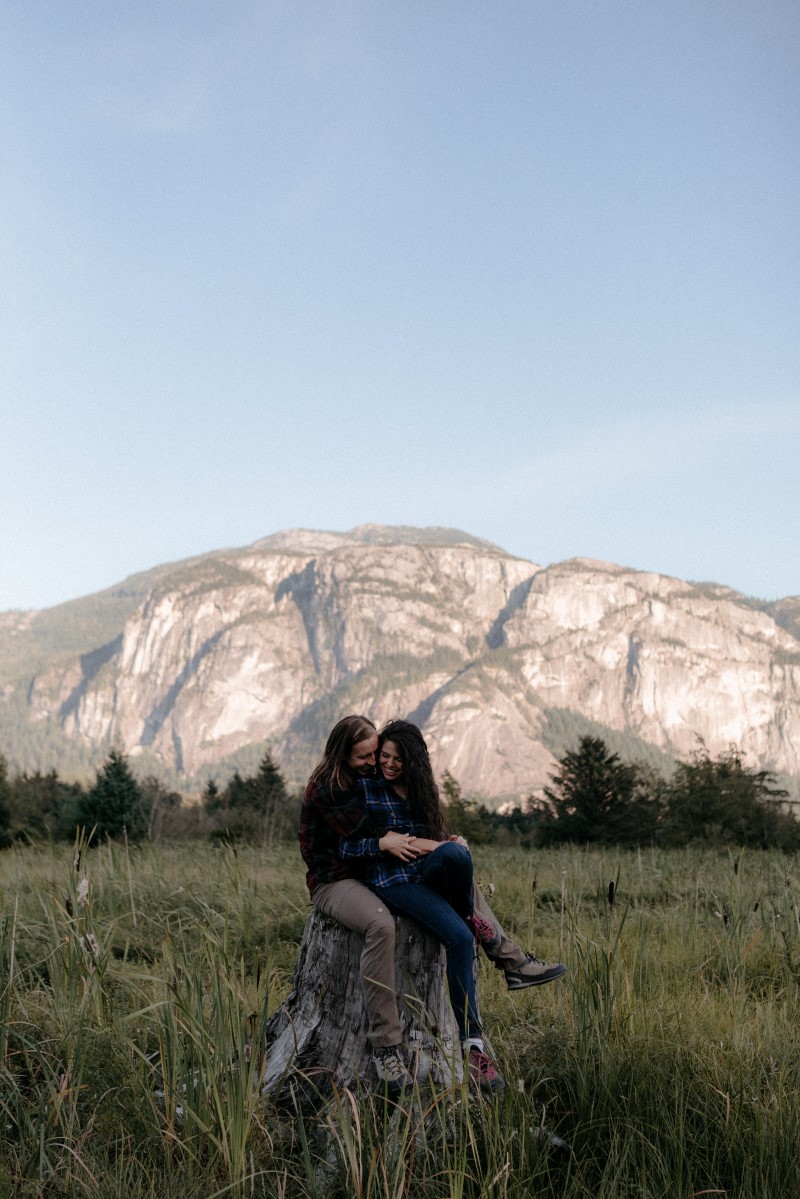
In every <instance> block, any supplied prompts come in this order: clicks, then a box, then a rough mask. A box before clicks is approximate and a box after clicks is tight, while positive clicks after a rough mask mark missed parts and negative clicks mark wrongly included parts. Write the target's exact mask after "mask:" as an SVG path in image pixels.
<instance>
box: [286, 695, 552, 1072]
mask: <svg viewBox="0 0 800 1199" xmlns="http://www.w3.org/2000/svg"><path fill="white" fill-rule="evenodd" d="M300 849H301V852H302V855H303V859H304V861H305V863H306V866H307V867H308V872H307V874H306V881H307V883H308V889H309V891H310V892H311V899H312V902H313V904H314V907H315V908H317V909H318V910H319V911H320V912H323V913H324V914H325V915H326V916H330V917H332V918H333V919H334V920H337V921H339V923H340V924H344V925H345V926H346V927H347V928H350V929H353V930H354V931H355V932H358V933H361V934H362V935H363V937H364V951H363V953H362V955H361V983H362V988H363V993H364V1007H365V1010H366V1015H367V1024H368V1036H369V1039H370V1044H371V1048H372V1060H373V1064H374V1067H375V1071H376V1073H377V1076H378V1079H379V1080H380V1081H381V1082H383V1083H385V1084H386V1086H387V1089H388V1090H389V1092H390V1093H392V1094H397V1093H399V1092H400V1091H401V1090H402V1089H403V1088H404V1087H406V1086H409V1085H411V1082H412V1078H411V1075H410V1073H409V1071H408V1068H407V1066H406V1063H405V1059H404V1053H403V1046H402V1026H401V1023H400V1016H399V1013H398V1008H397V995H396V991H395V922H394V916H395V915H397V916H406V917H408V918H410V919H411V920H414V921H415V922H416V923H417V924H418V925H419V926H420V927H421V928H423V929H424V930H425V931H426V932H428V933H430V934H432V935H433V936H434V937H436V939H437V940H439V941H440V942H441V943H442V945H444V947H445V952H446V955H447V983H448V988H449V992H450V1002H451V1004H452V1007H453V1013H454V1016H455V1019H456V1023H457V1025H458V1030H459V1034H460V1036H461V1042H462V1046H463V1049H464V1052H465V1054H466V1055H467V1068H468V1071H469V1076H470V1078H471V1079H472V1081H473V1082H475V1083H476V1084H477V1085H478V1086H479V1087H480V1088H481V1089H482V1090H486V1091H501V1090H502V1089H503V1085H504V1084H503V1079H502V1077H501V1075H500V1073H499V1071H498V1069H497V1067H496V1065H495V1063H494V1062H493V1061H492V1059H491V1058H490V1056H489V1054H488V1053H487V1052H486V1049H485V1047H484V1043H483V1039H482V1035H481V1024H480V1018H479V1014H478V1002H477V996H476V992H475V972H474V969H473V958H474V947H475V942H476V941H477V942H478V943H479V944H480V945H481V947H482V948H483V950H484V951H485V952H486V954H487V956H488V957H489V958H491V960H492V961H493V962H494V964H495V966H496V967H497V968H498V969H499V970H502V971H503V973H504V974H505V978H506V984H507V986H508V988H509V989H510V990H512V991H514V990H519V989H521V988H523V987H531V986H536V985H537V984H539V983H546V982H550V981H552V979H554V978H559V977H560V976H561V975H562V974H563V973H564V971H565V969H566V967H565V966H563V965H561V964H560V963H558V964H549V963H547V962H542V961H540V960H539V959H538V958H535V957H533V956H532V955H531V954H528V953H525V952H524V951H523V950H522V949H521V948H520V947H519V945H517V944H515V942H513V941H511V940H510V939H509V938H508V937H507V936H506V935H505V933H504V932H503V930H502V928H501V927H500V924H499V923H498V921H497V920H496V919H495V917H494V915H493V914H492V911H491V909H490V908H489V906H488V904H487V903H486V900H485V899H484V897H483V895H482V894H481V892H480V889H479V888H478V887H477V886H476V885H475V884H474V882H473V877H472V858H471V856H470V853H469V849H468V847H467V843H466V841H465V840H464V838H463V837H459V836H457V835H448V831H447V828H446V823H445V812H444V810H443V808H442V804H441V801H440V799H439V792H438V789H437V786H436V783H435V781H434V778H433V771H432V769H431V763H430V758H429V756H428V749H427V746H426V744H425V741H424V739H423V736H422V733H421V732H420V730H419V729H418V728H417V726H416V725H414V724H410V723H409V722H408V721H406V720H392V721H390V722H389V723H388V724H387V725H386V726H385V727H384V728H383V729H382V730H381V732H380V733H378V731H377V729H376V728H375V725H374V724H373V723H372V721H371V720H369V719H368V718H367V717H366V716H345V717H344V719H343V720H340V721H339V722H338V724H336V725H335V726H334V728H333V729H332V730H331V733H330V736H329V737H328V741H327V744H326V746H325V753H324V756H323V758H322V761H321V762H320V763H319V765H318V766H317V767H316V769H315V770H314V772H313V774H312V775H311V778H310V779H309V781H308V787H307V788H306V793H305V799H304V801H303V810H302V815H301V818H300Z"/></svg>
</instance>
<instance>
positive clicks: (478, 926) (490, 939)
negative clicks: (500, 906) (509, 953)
mask: <svg viewBox="0 0 800 1199" xmlns="http://www.w3.org/2000/svg"><path fill="white" fill-rule="evenodd" d="M467 924H468V925H469V926H470V928H471V929H472V931H473V933H474V934H475V940H476V941H477V942H478V944H479V945H482V946H483V948H484V949H499V948H500V941H501V940H502V938H501V936H500V934H499V932H498V931H497V929H496V928H495V926H494V925H493V924H490V923H489V921H488V920H484V918H483V916H479V915H478V913H477V912H473V913H472V915H471V916H467Z"/></svg>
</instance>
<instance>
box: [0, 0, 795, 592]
mask: <svg viewBox="0 0 800 1199" xmlns="http://www.w3.org/2000/svg"><path fill="white" fill-rule="evenodd" d="M0 56H1V58H0V158H1V159H2V163H3V167H2V171H0V279H1V280H2V285H1V286H0V610H7V609H14V608H22V609H27V608H43V607H49V606H51V605H54V604H57V603H60V602H63V601H65V600H68V599H71V598H74V597H76V596H79V595H85V594H88V593H91V592H93V591H96V590H99V589H101V588H104V587H107V586H110V585H111V584H113V583H115V582H118V581H120V580H121V579H123V578H124V577H125V576H126V575H128V574H131V573H133V572H135V571H138V570H143V569H147V568H148V567H151V566H155V565H156V564H158V563H161V562H166V561H174V560H177V559H180V558H184V557H188V556H190V555H194V554H198V553H203V552H205V551H207V550H212V549H217V548H221V547H224V546H238V545H246V544H248V543H249V542H251V541H254V540H256V539H257V538H260V537H264V536H266V535H268V534H270V533H273V532H277V531H278V530H281V529H287V528H294V527H303V528H317V529H337V530H344V529H348V528H351V527H353V526H354V525H358V524H361V523H366V522H370V523H372V522H374V523H382V524H405V525H445V526H453V527H457V528H461V529H464V530H466V531H468V532H469V533H472V534H474V535H476V536H480V537H485V538H488V539H489V540H491V541H493V542H496V543H497V544H498V545H500V546H502V547H503V548H505V549H506V550H508V551H509V552H511V553H514V554H517V555H519V556H521V557H525V558H528V559H530V560H532V561H534V562H536V563H539V564H541V565H547V564H549V563H551V562H556V561H561V560H563V559H566V558H571V557H575V556H582V557H590V558H599V559H604V560H607V561H611V562H616V563H619V564H621V565H625V566H631V567H635V568H637V569H642V570H655V571H659V572H662V573H664V574H670V575H676V576H678V577H681V578H685V579H693V580H714V581H716V582H720V583H725V584H728V585H729V586H731V587H734V588H736V589H738V590H740V591H743V592H744V593H746V594H748V595H752V596H757V597H761V598H764V599H774V598H778V597H780V596H786V595H797V594H800V553H798V550H800V534H799V533H798V511H799V510H800V482H798V480H800V467H799V466H798V451H799V450H800V369H799V368H800V336H799V334H800V328H799V325H800V319H799V318H800V255H799V254H798V250H800V138H798V116H799V115H800V114H799V112H798V109H799V108H800V103H799V102H800V8H798V6H797V4H796V3H795V2H794V0H785V2H778V0H752V2H751V3H739V2H738V0H716V2H708V0H686V2H685V3H684V2H677V0H659V3H653V4H650V3H647V4H642V3H641V0H631V2H617V0H608V2H606V0H584V2H581V3H578V2H576V0H500V2H498V0H491V2H490V0H485V2H471V0H458V2H455V0H435V2H434V0H424V2H422V0H403V2H402V3H390V2H388V0H330V2H327V3H325V2H322V0H316V2H314V3H307V2H306V0H287V2H286V3H272V2H270V0H262V2H260V3H250V2H247V0H241V2H239V0H225V2H223V0H214V2H210V0H192V2H191V3H189V2H188V0H185V2H184V0H167V2H166V3H165V2H164V0H158V2H151V0H119V2H118V3H114V4H108V3H107V2H106V0H98V2H96V3H89V2H83V0H64V2H63V3H59V4H53V3H52V0H25V2H24V3H16V2H12V3H9V4H6V5H4V6H2V9H0Z"/></svg>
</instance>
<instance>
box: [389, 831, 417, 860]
mask: <svg viewBox="0 0 800 1199" xmlns="http://www.w3.org/2000/svg"><path fill="white" fill-rule="evenodd" d="M378 849H380V850H382V851H383V852H384V853H390V854H391V855H392V856H393V857H395V858H399V859H400V861H401V862H413V860H414V858H418V857H419V855H420V854H421V853H423V852H424V850H422V849H420V848H419V846H418V845H417V844H416V838H415V837H412V836H411V834H410V833H396V832H395V831H394V829H390V830H389V832H388V833H384V834H383V836H382V837H381V838H380V840H379V841H378Z"/></svg>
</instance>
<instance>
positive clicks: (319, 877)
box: [300, 780, 374, 895]
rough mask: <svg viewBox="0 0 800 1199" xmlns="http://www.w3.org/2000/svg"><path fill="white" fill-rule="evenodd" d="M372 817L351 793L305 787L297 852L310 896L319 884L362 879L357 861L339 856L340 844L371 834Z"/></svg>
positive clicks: (313, 784)
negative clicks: (305, 869)
mask: <svg viewBox="0 0 800 1199" xmlns="http://www.w3.org/2000/svg"><path fill="white" fill-rule="evenodd" d="M373 831H374V830H373V828H372V825H371V818H370V816H369V815H368V814H367V812H366V811H365V808H364V801H363V799H361V798H357V797H356V795H355V793H354V792H353V791H340V790H338V788H333V789H329V788H328V787H327V786H325V784H324V783H320V782H319V781H315V780H312V781H311V782H309V784H308V786H307V787H306V794H305V798H304V800H303V807H302V811H301V813H300V853H301V854H302V855H303V861H304V862H305V864H306V866H307V867H308V870H307V872H306V884H307V886H308V889H309V892H310V893H311V894H312V895H313V894H314V888H315V887H318V886H319V885H320V884H321V883H335V882H338V881H339V880H340V879H343V878H359V879H360V878H361V876H362V873H363V872H362V870H361V868H360V864H359V863H358V862H344V861H342V859H341V857H340V856H339V842H340V839H341V838H342V837H348V836H351V835H352V834H355V833H358V832H360V833H361V834H362V835H368V834H369V833H371V832H373Z"/></svg>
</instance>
